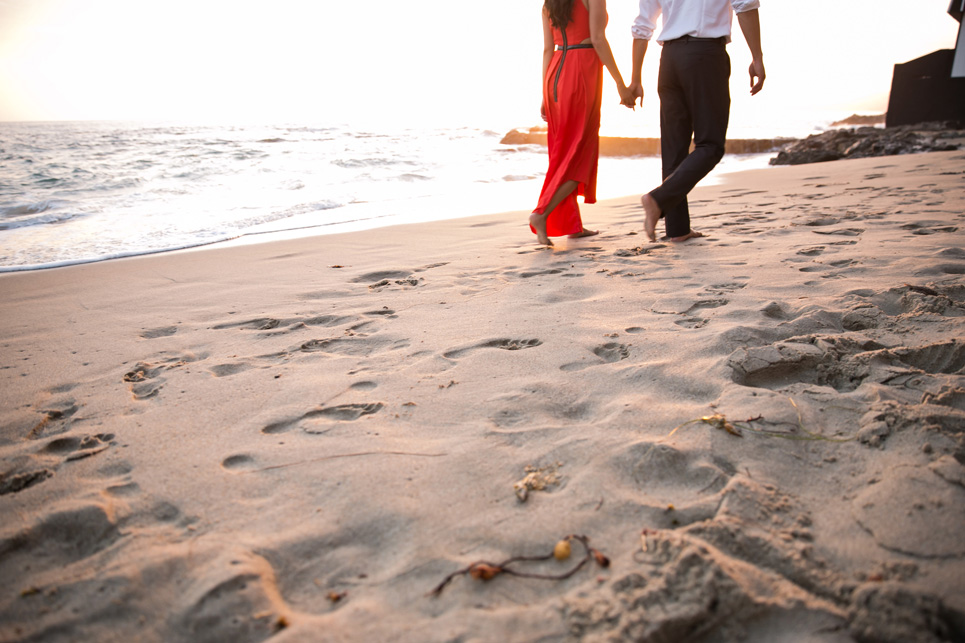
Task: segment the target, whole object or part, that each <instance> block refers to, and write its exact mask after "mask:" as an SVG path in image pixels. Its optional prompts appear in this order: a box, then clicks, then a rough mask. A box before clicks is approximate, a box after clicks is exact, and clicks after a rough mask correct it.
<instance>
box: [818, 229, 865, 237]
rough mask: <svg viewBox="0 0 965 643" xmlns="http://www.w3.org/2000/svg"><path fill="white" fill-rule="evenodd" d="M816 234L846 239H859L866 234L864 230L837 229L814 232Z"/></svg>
mask: <svg viewBox="0 0 965 643" xmlns="http://www.w3.org/2000/svg"><path fill="white" fill-rule="evenodd" d="M811 232H813V233H814V234H824V235H833V234H837V235H841V236H844V237H857V236H860V235H862V234H864V229H863V228H837V229H836V230H812V231H811Z"/></svg>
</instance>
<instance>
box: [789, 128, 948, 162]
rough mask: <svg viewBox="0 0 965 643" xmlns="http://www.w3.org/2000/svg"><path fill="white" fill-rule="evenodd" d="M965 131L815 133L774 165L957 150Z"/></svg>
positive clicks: (901, 130) (885, 129)
mask: <svg viewBox="0 0 965 643" xmlns="http://www.w3.org/2000/svg"><path fill="white" fill-rule="evenodd" d="M963 137H965V131H961V130H955V129H952V128H951V127H950V126H949V125H948V124H946V123H922V124H919V125H904V126H901V127H891V128H880V127H859V128H856V129H850V128H849V129H835V130H829V131H827V132H822V133H820V134H814V135H812V136H809V137H807V138H806V139H803V140H800V141H796V142H794V143H791V144H790V145H788V146H786V147H785V148H784V149H783V150H781V152H780V153H778V155H777V156H776V157H774V158H772V159H771V160H770V163H771V165H802V164H804V163H821V162H824V161H837V160H839V159H849V158H866V157H870V156H892V155H895V154H913V153H916V152H945V151H950V150H957V149H959V147H960V142H961V140H962V139H963Z"/></svg>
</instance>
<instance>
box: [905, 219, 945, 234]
mask: <svg viewBox="0 0 965 643" xmlns="http://www.w3.org/2000/svg"><path fill="white" fill-rule="evenodd" d="M901 229H902V230H910V231H911V233H912V234H915V235H929V234H936V233H939V232H958V227H957V226H949V225H945V223H944V222H943V221H916V222H914V223H906V224H905V225H903V226H901Z"/></svg>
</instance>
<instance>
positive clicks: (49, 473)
mask: <svg viewBox="0 0 965 643" xmlns="http://www.w3.org/2000/svg"><path fill="white" fill-rule="evenodd" d="M114 444H115V442H114V434H113V433H98V434H97V435H83V436H66V437H62V438H57V439H54V440H51V441H50V442H48V443H47V444H46V445H44V446H43V447H42V448H41V449H40V450H39V451H37V453H36V455H30V456H27V457H26V458H23V459H18V461H17V465H15V468H13V469H10V470H8V471H5V472H3V473H0V496H3V495H7V494H12V493H19V492H21V491H24V490H25V489H29V488H30V487H33V486H35V485H37V484H40V483H41V482H43V481H45V480H47V479H48V478H51V477H53V475H54V472H55V471H56V470H57V469H58V468H59V467H60V466H61V465H63V464H66V463H68V462H75V461H77V460H83V459H85V458H89V457H91V456H95V455H97V454H98V453H101V452H103V451H106V450H107V449H108V448H110V447H111V446H113V445H114ZM18 468H19V469H20V470H18Z"/></svg>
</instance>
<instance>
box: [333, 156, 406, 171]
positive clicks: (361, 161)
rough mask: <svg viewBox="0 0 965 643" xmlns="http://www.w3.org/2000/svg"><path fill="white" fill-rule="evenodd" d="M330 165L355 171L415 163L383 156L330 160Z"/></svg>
mask: <svg viewBox="0 0 965 643" xmlns="http://www.w3.org/2000/svg"><path fill="white" fill-rule="evenodd" d="M332 165H337V166H338V167H341V168H344V169H346V170H357V169H359V168H369V167H388V166H390V165H415V163H414V162H412V161H406V160H404V159H391V158H385V157H384V156H374V157H370V158H356V159H334V160H332Z"/></svg>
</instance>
